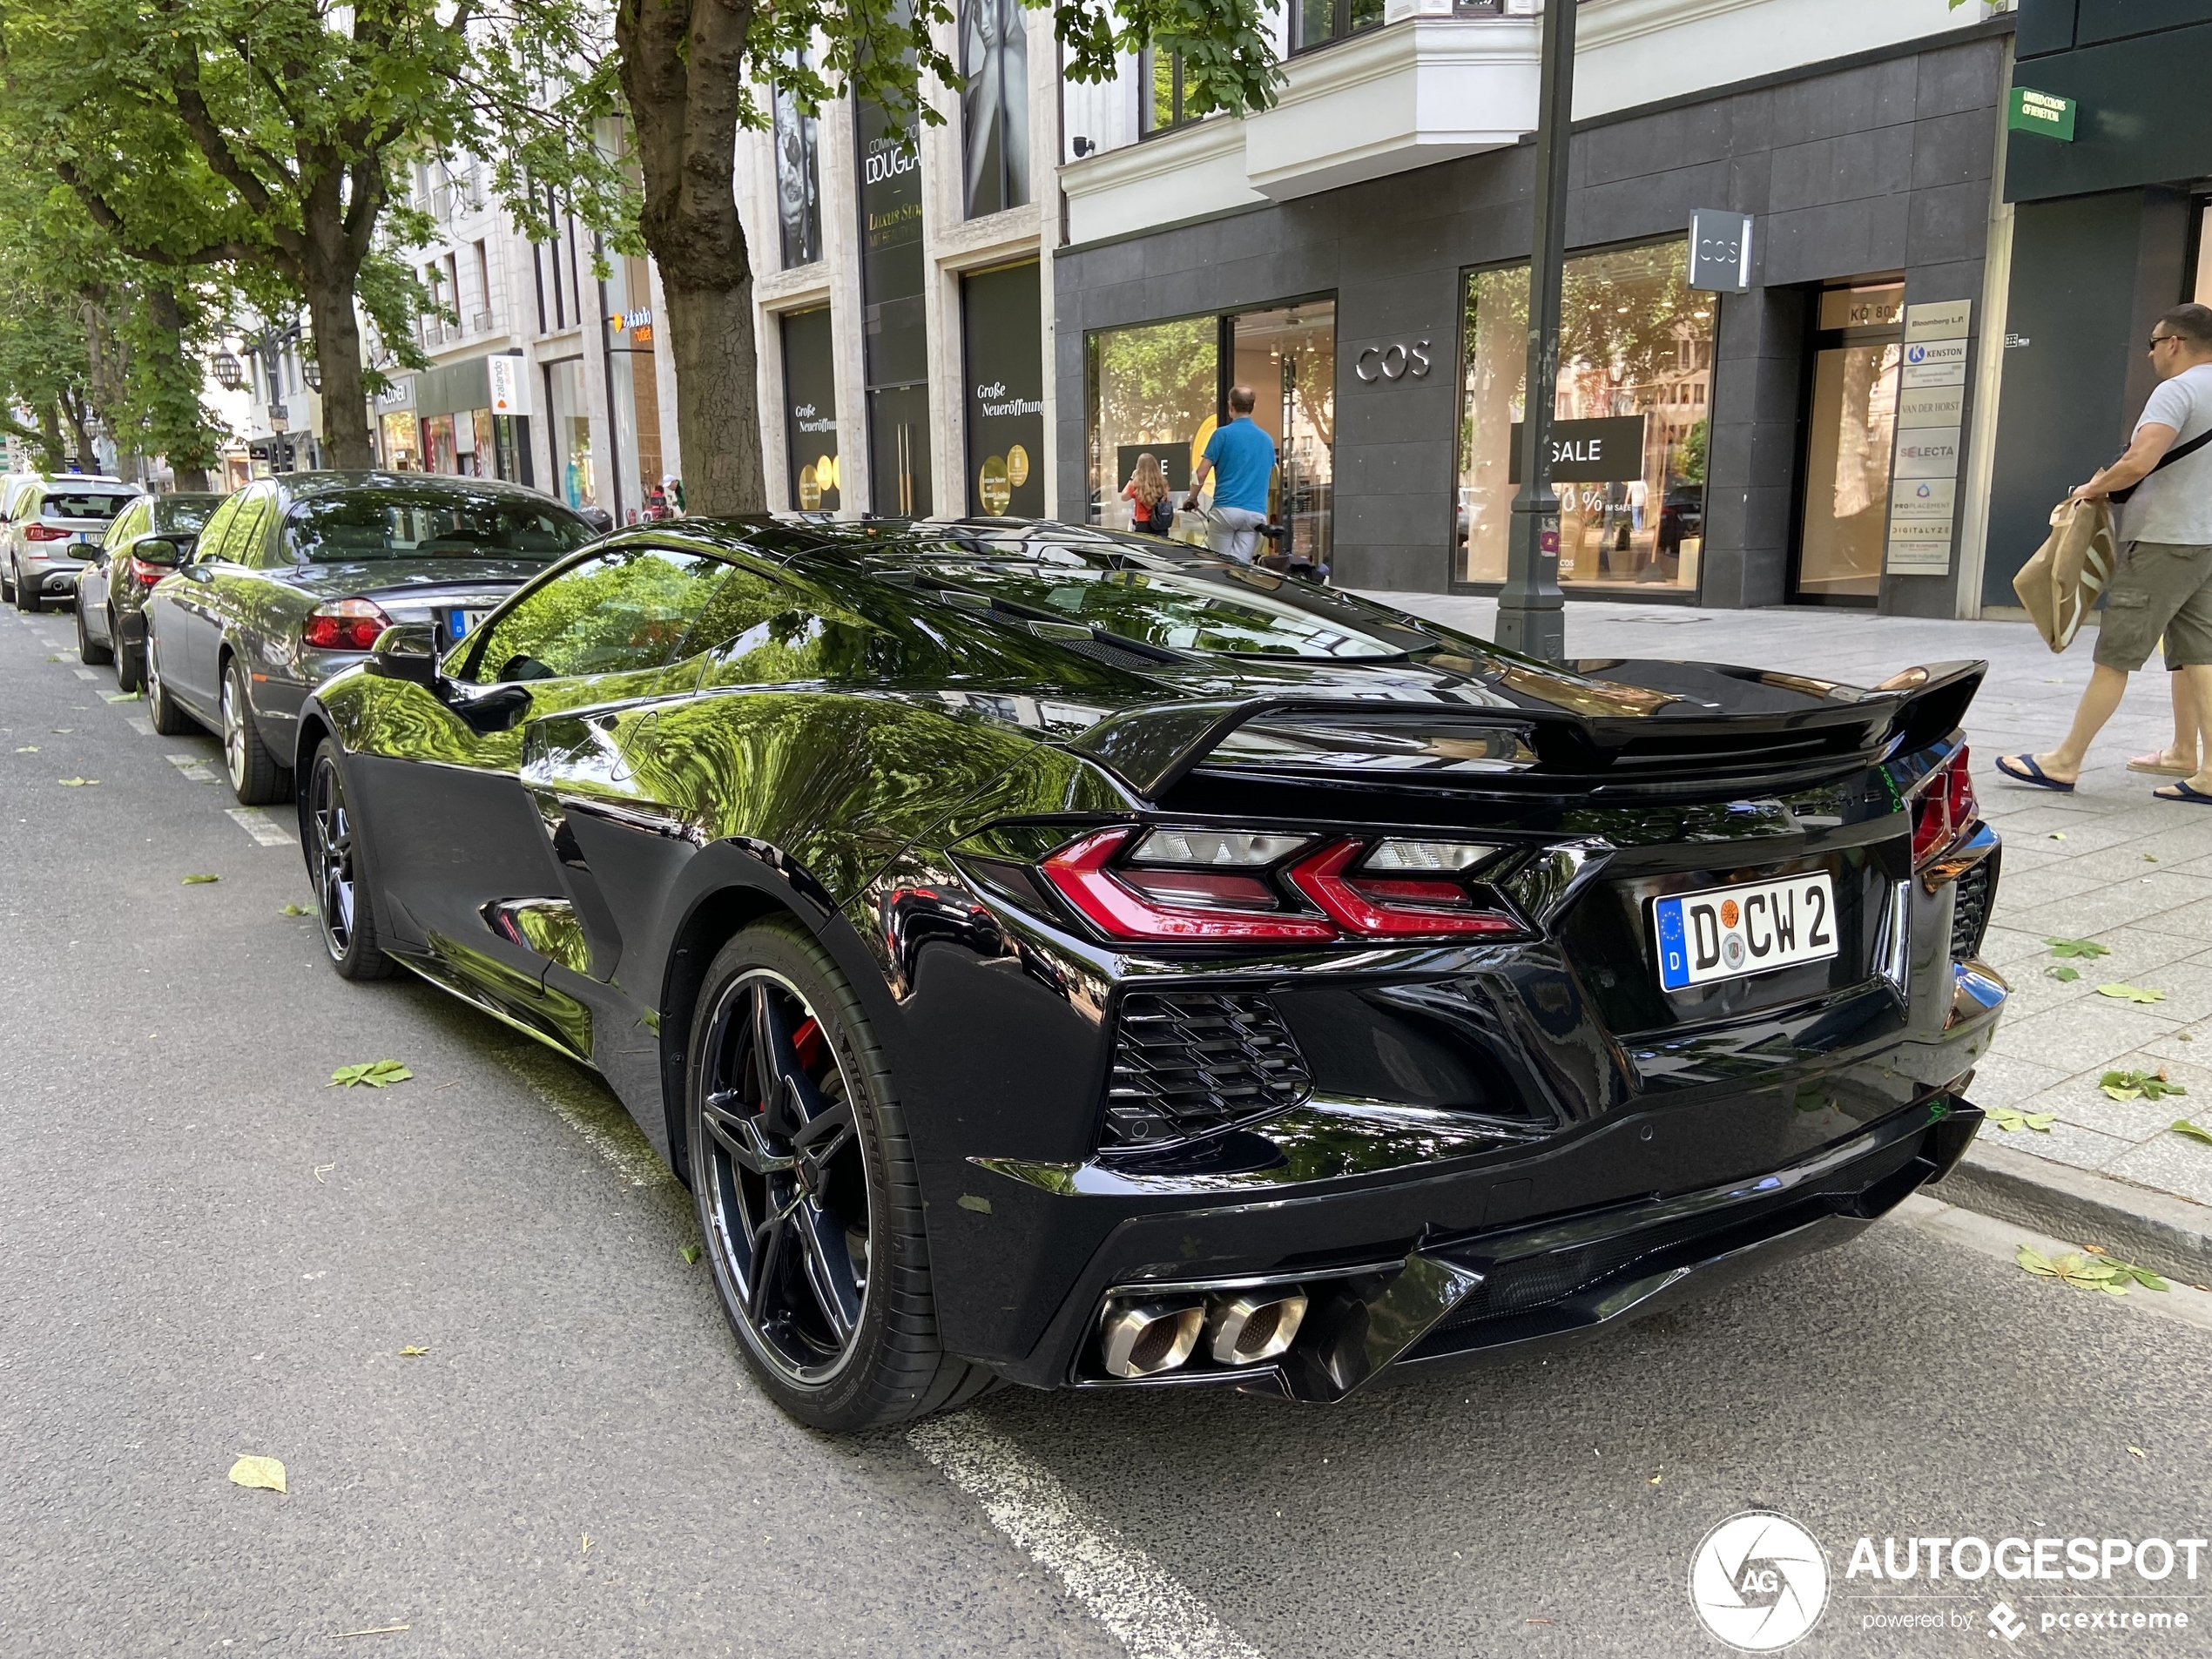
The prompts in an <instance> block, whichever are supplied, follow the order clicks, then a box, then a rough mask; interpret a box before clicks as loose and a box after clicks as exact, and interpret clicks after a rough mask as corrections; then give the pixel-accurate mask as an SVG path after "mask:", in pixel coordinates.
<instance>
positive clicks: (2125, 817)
mask: <svg viewBox="0 0 2212 1659" xmlns="http://www.w3.org/2000/svg"><path fill="white" fill-rule="evenodd" d="M1375 597H1378V598H1383V599H1386V600H1388V601H1389V602H1391V603H1393V604H1399V605H1402V606H1404V608H1406V610H1413V611H1418V612H1420V613H1422V614H1425V615H1428V616H1433V617H1435V618H1436V619H1437V620H1439V621H1440V622H1448V623H1450V624H1453V625H1454V626H1456V627H1460V628H1464V629H1467V630H1468V631H1472V632H1474V633H1478V634H1480V635H1482V636H1483V637H1489V635H1490V634H1491V632H1492V629H1493V623H1494V617H1495V614H1496V607H1495V604H1494V602H1492V601H1490V600H1487V599H1466V598H1446V597H1436V596H1433V595H1407V594H1389V595H1382V594H1378V595H1376V596H1375ZM1567 627H1568V636H1567V638H1568V651H1569V652H1570V653H1571V654H1572V655H1574V656H1576V657H1624V656H1646V657H1689V658H1706V659H1709V660H1716V661H1733V662H1738V663H1746V664H1756V665H1758V666H1763V667H1777V668H1788V669H1791V670H1795V671H1800V672H1804V673H1811V674H1818V675H1824V676H1827V677H1830V678H1838V679H1845V680H1851V681H1856V682H1858V683H1859V684H1862V685H1865V684H1871V683H1872V682H1874V681H1876V680H1878V679H1881V678H1885V677H1886V676H1888V675H1889V674H1891V673H1892V672H1894V671H1896V670H1898V669H1899V668H1903V667H1905V666H1907V665H1909V664H1913V663H1935V662H1945V661H1952V660H1957V659H1959V658H1977V657H1979V658H1987V659H1988V660H1989V664H1990V673H1989V678H1988V679H1987V680H1986V681H1985V682H1984V684H1983V687H1982V691H1981V694H1980V696H1979V698H1977V699H1976V700H1975V703H1974V706H1973V710H1972V711H1971V712H1970V713H1969V715H1968V717H1967V721H1966V734H1967V741H1968V744H1969V745H1970V746H1971V748H1972V750H1973V776H1974V787H1975V790H1976V792H1977V793H1978V794H1979V797H1980V799H1981V806H1982V813H1983V816H1984V817H1986V819H1988V820H1989V821H1990V822H1991V823H1993V824H1994V825H1995V826H1997V828H1998V831H1999V833H2000V834H2002V835H2003V836H2004V838H2005V855H2004V856H2005V864H2004V873H2003V877H2002V879H2001V880H2000V884H1999V889H1998V898H1997V908H1996V913H1995V915H1994V918H1993V923H1992V927H1991V929H1990V933H1989V938H1988V944H1987V946H1986V949H1985V951H1984V954H1985V955H1986V958H1987V960H1988V961H1989V962H1990V963H1991V965H1992V966H1993V967H1995V968H1997V969H1998V970H1999V971H2000V972H2001V973H2002V974H2004V975H2005V976H2006V979H2007V980H2008V981H2010V982H2011V984H2012V988H2013V999H2012V1006H2011V1008H2009V1010H2008V1011H2007V1013H2006V1018H2005V1022H2004V1023H2003V1025H2002V1026H2001V1027H2000V1029H1999V1032H1998V1036H1997V1042H1996V1045H1995V1048H1994V1049H1993V1052H1992V1054H1991V1055H1990V1057H1989V1058H1988V1059H1987V1060H1986V1061H1985V1062H1983V1064H1982V1066H1981V1068H1980V1069H1979V1071H1978V1072H1977V1074H1976V1076H1975V1078H1974V1084H1973V1099H1974V1100H1975V1102H1976V1103H1978V1104H1979V1105H1981V1106H1982V1107H1984V1108H1990V1107H2010V1108H2012V1109H2014V1110H2016V1111H2019V1112H2022V1113H2036V1114H2041V1113H2045V1112H2048V1113H2051V1114H2054V1117H2055V1122H2054V1123H2053V1125H2052V1127H2051V1129H2050V1130H2049V1132H2048V1133H2038V1132H2036V1131H2034V1130H2026V1129H2022V1130H2013V1131H2011V1132H2009V1133H2006V1132H2004V1131H2001V1130H1998V1129H1997V1127H1996V1126H1995V1125H1994V1123H1992V1124H1991V1125H1990V1126H1989V1127H1988V1128H1986V1129H1985V1130H1984V1131H1983V1136H1982V1139H1983V1140H1984V1141H1985V1142H1986V1143H1990V1144H1992V1145H1993V1146H1999V1147H2002V1148H2003V1149H2005V1150H2010V1151H2018V1152H2026V1153H2029V1154H2032V1155H2033V1157H2037V1158H2040V1159H2045V1160H2049V1161H2052V1162H2054V1163H2061V1164H2069V1165H2072V1166H2074V1168H2075V1169H2079V1170H2094V1171H2096V1172H2098V1173H2100V1174H2101V1175H2104V1176H2108V1177H2115V1178H2117V1179H2118V1180H2121V1181H2124V1182H2128V1183H2132V1184H2134V1185H2135V1186H2137V1187H2141V1188H2148V1189H2150V1190H2153V1191H2154V1192H2156V1193H2163V1194H2168V1195H2172V1196H2174V1197H2180V1198H2183V1199H2186V1200H2188V1201H2190V1202H2191V1203H2193V1204H2200V1205H2212V1146H2208V1145H2205V1144H2203V1143H2199V1142H2195V1141H2192V1140H2189V1139H2188V1138H2186V1137H2185V1136H2180V1135H2176V1134H2174V1133H2172V1132H2171V1131H2170V1130H2169V1129H2168V1125H2169V1124H2170V1123H2173V1121H2174V1120H2175V1118H2177V1117H2190V1118H2194V1119H2195V1120H2196V1121H2199V1122H2201V1123H2205V1124H2206V1125H2207V1126H2208V1127H2212V809H2208V808H2204V807H2200V806H2187V805H2182V804H2175V803H2168V802H2163V801H2156V800H2153V799H2151V795H2150V792H2151V790H2152V789H2153V788H2154V787H2155V786H2157V785H2159V784H2161V783H2163V782H2165V781H2166V780H2165V779H2158V778H2149V777H2145V776H2143V775H2141V774H2140V773H2136V772H2128V771H2127V770H2126V762H2127V759H2128V757H2129V756H2130V755H2134V754H2141V753H2143V752H2147V751H2148V750H2151V749H2155V748H2157V747H2159V746H2160V745H2162V744H2163V743H2165V742H2166V741H2167V740H2168V738H2169V736H2170V734H2171V732H2172V711H2171V709H2170V706H2169V705H2168V702H2167V689H2166V683H2165V681H2166V677H2165V675H2164V673H2163V672H2162V671H2158V670H2157V669H2156V668H2155V667H2154V668H2153V669H2152V670H2150V671H2146V672H2145V673H2143V674H2141V675H2139V676H2137V677H2136V681H2135V683H2134V685H2131V686H2129V688H2128V698H2127V700H2126V701H2125V702H2124V703H2123V704H2122V705H2121V710H2120V712H2119V713H2118V715H2116V716H2115V717H2114V719H2113V721H2112V724H2111V725H2108V726H2107V727H2106V729H2105V733H2104V736H2103V737H2102V738H2101V740H2100V741H2099V743H2098V745H2097V746H2096V748H2095V750H2094V752H2092V753H2091V755H2090V758H2089V759H2090V764H2089V766H2088V767H2087V770H2085V771H2084V772H2083V773H2082V776H2081V781H2080V786H2079V787H2078V788H2077V790H2076V791H2075V792H2074V793H2073V794H2071V795H2059V794H2054V793H2052V792H2047V791H2044V790H2038V789H2031V788H2025V787H2022V786H2017V785H2014V784H2011V783H2008V782H2006V781H2004V780H2002V779H2000V776H1999V774H1998V772H1997V771H1996V769H1995V766H1994V765H1993V762H1994V760H1995V758H1996V757H1997V756H1998V755H2000V754H2011V753H2017V752H2020V751H2023V750H2027V751H2035V750H2042V749H2048V748H2049V747H2051V746H2052V745H2053V744H2054V743H2055V742H2056V741H2057V740H2058V738H2059V737H2060V735H2061V734H2062V733H2063V732H2065V730H2066V726H2067V722H2068V720H2069V719H2070V718H2072V715H2073V711H2074V703H2075V700H2076V699H2077V698H2079V697H2080V693H2081V688H2082V686H2083V685H2085V684H2086V683H2087V679H2088V675H2089V653H2090V650H2091V648H2092V646H2093V644H2094V636H2092V635H2088V634H2086V633H2085V635H2084V637H2082V638H2080V639H2079V640H2077V641H2076V642H2075V644H2074V649H2073V650H2071V651H2068V652H2067V653H2066V654H2065V655H2064V656H2062V657H2061V656H2054V655H2052V653H2051V652H2050V651H2049V650H2048V649H2047V648H2046V647H2045V645H2044V644H2043V642H2042V640H2041V639H2040V638H2039V637H2037V635H2036V633H2035V631H2034V630H2033V628H2030V627H2028V626H2027V624H2022V623H2009V622H1939V621H1925V620H1921V619H1919V618H1913V617H1877V616H1873V615H1871V614H1868V613H1866V612H1863V611H1849V610H1796V609H1792V610H1749V611H1743V610H1737V611H1728V610H1692V609H1686V608H1680V607H1667V608H1663V609H1662V608H1660V607H1656V606H1644V605H1619V604H1588V603H1581V602H1576V603H1573V604H1569V606H1568V613H1567ZM2048 938H2065V939H2092V940H2094V941H2098V942H2099V943H2101V944H2103V945H2106V946H2107V947H2109V948H2110V950H2111V953H2112V954H2110V955H2108V956H2104V957H2101V958H2098V959H2096V960H2094V961H2080V962H2077V963H2075V964H2074V966H2076V967H2078V968H2080V969H2081V970H2082V972H2081V976H2080V978H2079V979H2077V980H2075V981H2072V982H2070V983H2066V982H2061V981H2058V980H2055V979H2053V978H2051V977H2049V976H2048V975H2047V974H2046V972H2045V969H2046V968H2049V967H2054V966H2057V965H2059V964H2058V961H2057V959H2055V958H2054V957H2053V956H2052V954H2051V953H2050V951H2049V949H2048V948H2047V946H2046V945H2045V943H2044V941H2045V940H2046V939H2048ZM2113 983H2125V984H2131V985H2136V986H2141V987H2143V988H2148V989H2155V990H2161V991H2163V992H2165V994H2166V996H2165V1000H2164V1001H2161V1002H2156V1003H2150V1004H2138V1003H2133V1002H2127V1001H2115V1000H2114V999H2112V998H2109V997H2106V996H2101V995H2098V993H2097V990H2096V987H2098V986H2099V985H2104V984H2113ZM2161 1067H2162V1068H2164V1069H2166V1071H2167V1073H2168V1076H2170V1077H2171V1079H2172V1080H2173V1081H2174V1082H2177V1083H2180V1084H2181V1085H2182V1086H2183V1087H2184V1088H2185V1089H2188V1094H2187V1095H2186V1096H2183V1097H2182V1098H2180V1099H2168V1100H2164V1101H2161V1102H2158V1103H2149V1102H2145V1101H2140V1100H2139V1101H2135V1102H2133V1103H2119V1102H2115V1101H2113V1100H2111V1099H2109V1098H2107V1096H2105V1095H2104V1094H2103V1092H2102V1091H2101V1089H2099V1088H2098V1086H2097V1080H2098V1078H2099V1077H2100V1076H2101V1075H2102V1074H2103V1073H2104V1072H2105V1071H2107V1070H2109V1069H2141V1070H2144V1071H2151V1072H2155V1071H2157V1070H2158V1069H2161ZM2203 1221H2204V1224H2205V1225H2206V1227H2207V1228H2208V1230H2212V1215H2208V1216H2207V1217H2204V1218H2203Z"/></svg>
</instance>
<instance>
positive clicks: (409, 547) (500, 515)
mask: <svg viewBox="0 0 2212 1659" xmlns="http://www.w3.org/2000/svg"><path fill="white" fill-rule="evenodd" d="M595 534H596V532H595V531H594V530H593V529H592V528H591V527H590V525H589V524H587V523H584V521H583V519H582V518H580V517H578V516H577V515H576V514H575V513H573V512H571V511H570V510H569V509H567V508H566V507H563V505H562V504H561V503H560V502H557V501H556V500H554V499H553V498H552V497H551V496H545V495H541V494H539V493H538V492H537V491H536V490H534V489H523V488H522V487H520V486H519V485H516V484H502V483H493V482H489V481H486V480H481V479H475V478H455V477H447V476H444V475H439V474H426V473H405V472H309V473H291V474H287V475H284V476H282V477H278V478H267V479H263V480H261V481H260V482H257V483H253V484H250V485H248V486H247V487H246V489H241V490H239V492H238V494H236V495H235V496H232V497H231V498H230V499H229V500H228V501H226V502H224V503H223V504H222V505H221V506H220V507H219V508H217V509H215V514H214V516H213V517H212V518H210V519H209V520H208V521H207V524H206V528H205V529H202V530H201V531H200V533H199V543H198V544H197V545H196V546H195V547H194V548H193V550H192V556H191V557H190V558H189V559H187V560H186V561H185V563H183V564H181V565H180V566H179V568H178V570H177V571H176V573H175V574H174V575H172V576H169V577H165V578H163V579H162V580H161V581H160V582H158V583H156V584H155V586H154V589H153V592H152V595H151V596H150V597H149V598H148V600H147V602H146V606H145V610H143V611H141V612H140V613H138V615H137V616H119V617H118V618H117V627H118V635H119V638H118V645H119V646H120V647H123V648H133V647H138V646H139V645H141V644H143V646H144V650H145V658H144V660H145V664H146V698H147V701H148V705H149V706H148V710H147V711H148V713H149V714H151V715H152V718H153V726H154V730H155V731H157V732H169V733H173V732H185V731H188V730H190V729H191V727H192V725H195V724H197V725H204V726H206V727H207V728H208V729H209V730H210V731H212V732H215V733H216V734H217V735H218V736H219V737H220V738H222V740H223V759H224V763H225V765H226V767H227V769H228V771H229V772H230V780H231V787H232V789H233V790H234V791H235V792H237V795H238V798H239V800H241V801H243V802H245V803H246V805H247V806H261V805H266V804H267V803H270V802H273V801H278V800H282V799H285V798H286V796H287V792H288V791H289V789H290V780H289V772H288V770H287V767H286V765H284V764H283V762H281V761H280V760H279V759H278V757H279V756H285V757H289V756H290V755H291V753H292V750H293V723H294V722H295V721H296V720H297V718H299V711H300V704H301V703H303V702H305V701H306V700H307V693H308V692H309V691H313V690H314V688H315V687H316V686H317V685H320V684H321V683H322V682H323V681H324V680H325V679H327V678H329V677H330V676H331V675H333V674H334V673H336V672H337V671H339V670H340V669H341V668H347V667H350V666H351V665H352V664H355V663H358V662H360V661H361V660H362V659H363V658H366V657H367V656H368V651H369V648H370V647H371V646H372V645H374V644H375V643H376V637H377V636H378V635H379V634H381V633H382V632H383V631H384V630H385V629H387V628H388V627H390V626H392V625H393V624H395V623H403V622H404V623H430V624H434V625H435V627H436V629H437V633H438V637H439V639H440V640H441V641H442V642H444V643H445V644H450V643H452V642H453V641H455V640H457V639H459V638H461V637H462V636H463V635H465V634H466V633H468V631H469V630H470V629H471V628H473V627H475V625H476V624H477V623H478V622H479V621H481V620H482V617H483V616H484V613H485V612H487V611H489V610H490V609H491V608H492V607H493V606H494V605H496V604H498V603H499V602H500V601H501V600H502V599H503V598H505V597H507V595H508V594H509V593H510V592H512V591H513V590H515V589H516V587H518V586H520V585H521V584H522V583H524V582H526V581H528V580H529V578H530V577H534V576H536V574H537V573H538V572H539V571H540V570H543V569H544V568H545V566H546V565H547V564H549V563H551V562H552V561H553V560H555V559H557V558H559V557H560V556H562V555H563V554H565V553H568V552H570V551H571V550H574V549H576V548H578V547H581V546H583V544H584V543H586V542H589V541H590V540H591V539H592V537H593V536H594V535H595Z"/></svg>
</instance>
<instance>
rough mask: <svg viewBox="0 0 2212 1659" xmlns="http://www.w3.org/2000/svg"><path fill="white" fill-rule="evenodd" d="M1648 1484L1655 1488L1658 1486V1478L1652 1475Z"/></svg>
mask: <svg viewBox="0 0 2212 1659" xmlns="http://www.w3.org/2000/svg"><path fill="white" fill-rule="evenodd" d="M1648 1484H1649V1485H1651V1486H1655V1487H1656V1486H1657V1485H1658V1484H1659V1477H1658V1476H1657V1475H1656V1474H1655V1475H1653V1476H1652V1477H1651V1479H1650V1480H1649V1483H1648Z"/></svg>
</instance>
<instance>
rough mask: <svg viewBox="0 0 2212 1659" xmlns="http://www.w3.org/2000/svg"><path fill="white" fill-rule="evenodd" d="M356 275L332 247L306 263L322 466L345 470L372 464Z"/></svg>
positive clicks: (364, 467)
mask: <svg viewBox="0 0 2212 1659" xmlns="http://www.w3.org/2000/svg"><path fill="white" fill-rule="evenodd" d="M310 234H311V235H313V234H314V231H313V230H312V229H311V230H310ZM340 235H341V236H342V231H341V233H340ZM359 275H360V273H359V272H358V271H356V270H352V269H347V268H346V266H345V260H344V256H343V255H342V254H339V253H335V252H334V251H331V252H327V251H325V250H323V249H320V248H318V249H316V250H315V252H314V253H313V254H311V255H310V257H309V259H308V261H307V284H306V286H307V316H308V320H309V321H310V322H311V323H312V324H313V325H314V334H315V361H316V362H317V363H318V364H319V365H320V367H321V369H322V454H323V464H324V465H325V466H327V467H339V468H343V469H347V470H348V471H352V470H360V469H368V468H370V467H373V466H374V465H375V464H376V447H375V444H374V442H372V441H371V439H370V436H369V430H368V399H367V396H366V395H364V394H363V393H362V391H361V324H360V321H359V320H358V319H356V318H355V317H354V280H355V279H356V278H357V277H358V276H359Z"/></svg>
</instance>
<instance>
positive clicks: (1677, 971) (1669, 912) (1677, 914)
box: [1657, 899, 1689, 991]
mask: <svg viewBox="0 0 2212 1659" xmlns="http://www.w3.org/2000/svg"><path fill="white" fill-rule="evenodd" d="M1657 909H1658V912H1659V984H1660V988H1662V990H1669V991H1678V990H1680V989H1682V988H1683V986H1685V985H1687V984H1689V950H1688V948H1686V947H1685V946H1684V945H1683V935H1682V900H1679V899H1662V900H1659V903H1658V906H1657Z"/></svg>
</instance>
